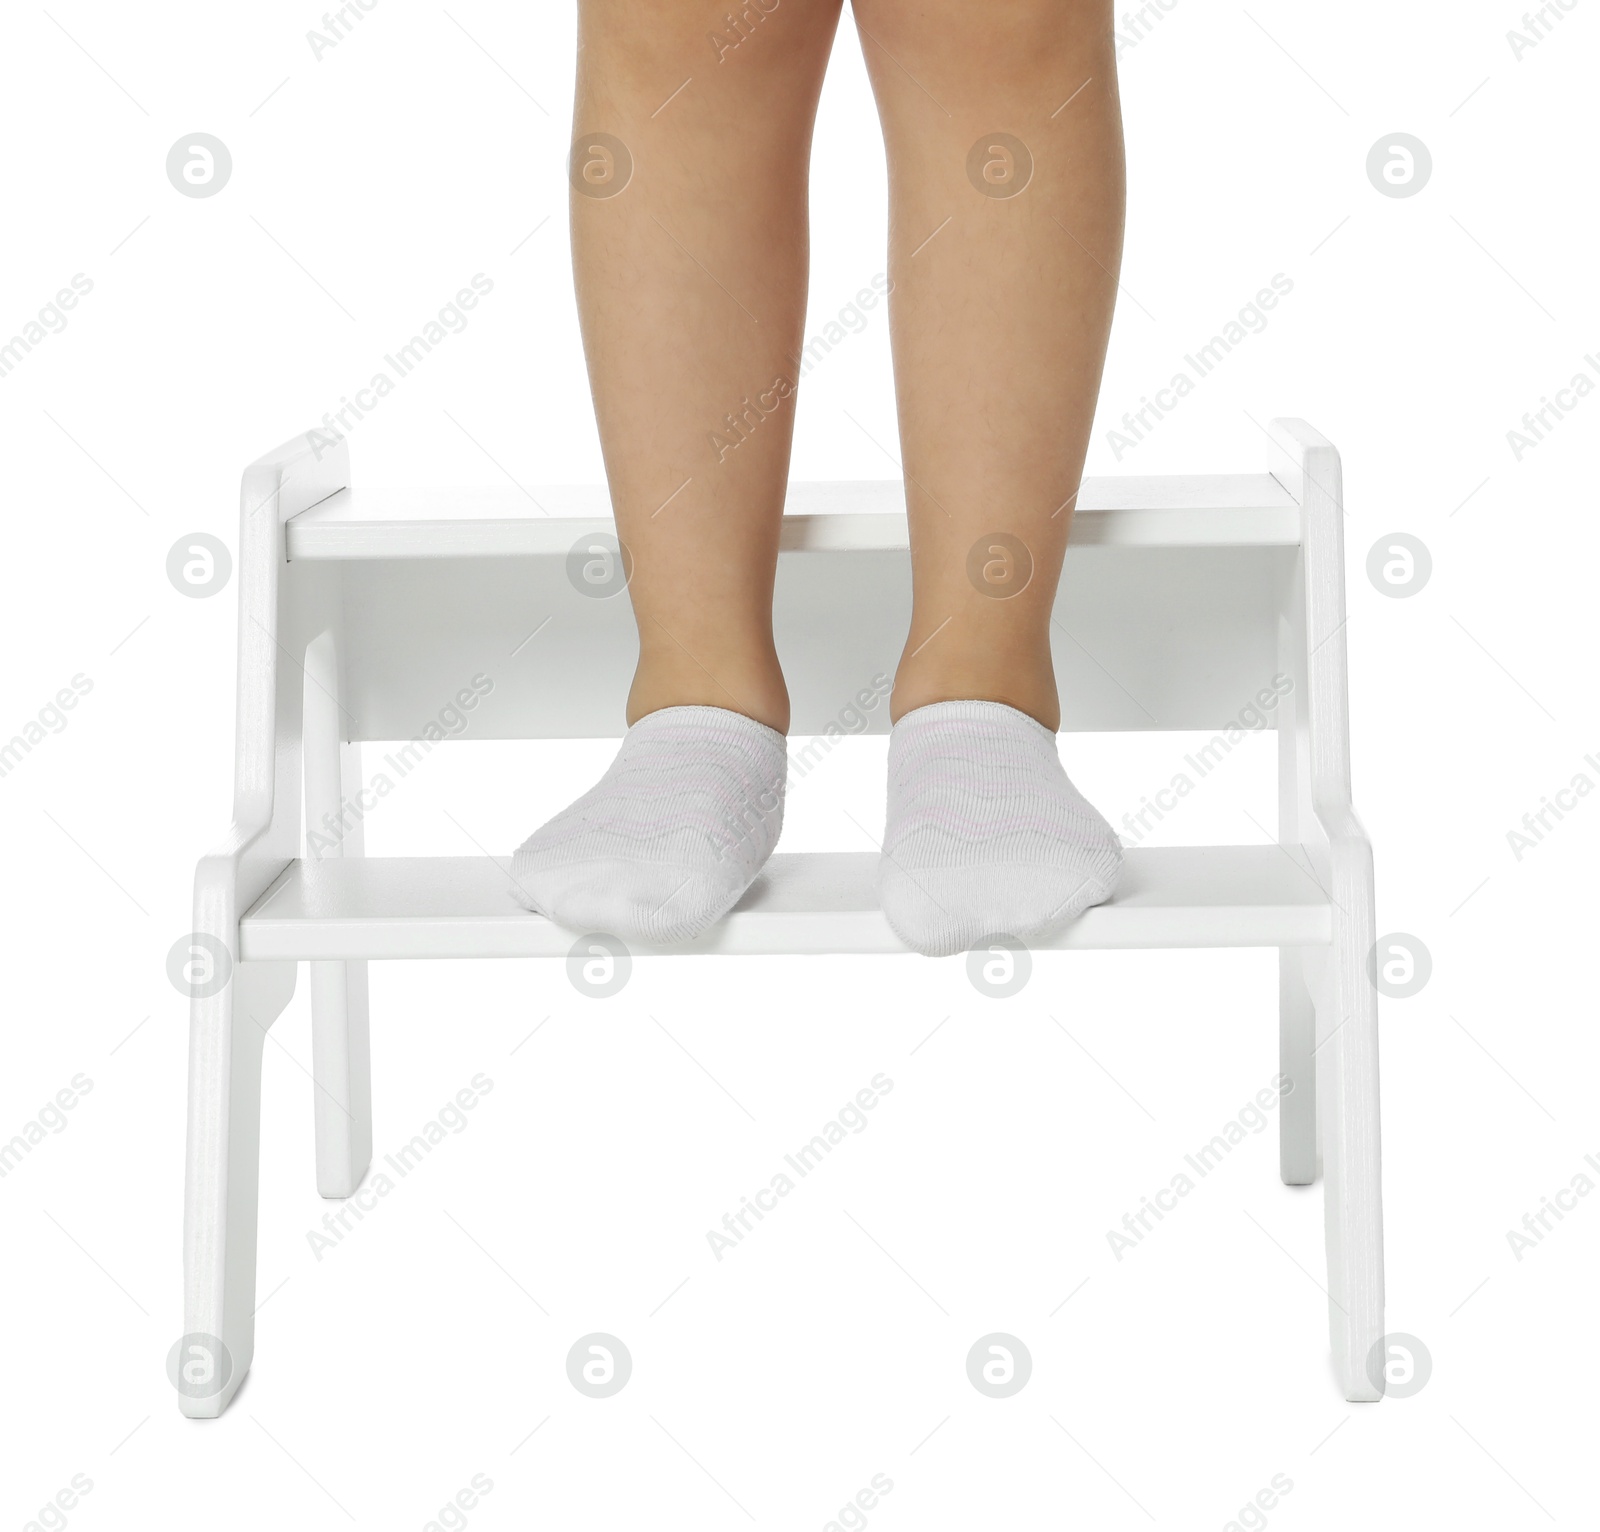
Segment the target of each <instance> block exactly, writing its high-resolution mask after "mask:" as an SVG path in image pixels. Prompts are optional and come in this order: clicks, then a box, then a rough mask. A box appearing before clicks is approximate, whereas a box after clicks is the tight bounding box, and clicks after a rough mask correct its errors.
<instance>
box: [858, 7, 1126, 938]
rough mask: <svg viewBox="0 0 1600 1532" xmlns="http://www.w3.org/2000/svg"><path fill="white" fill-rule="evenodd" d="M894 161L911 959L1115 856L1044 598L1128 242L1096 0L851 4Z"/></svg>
mask: <svg viewBox="0 0 1600 1532" xmlns="http://www.w3.org/2000/svg"><path fill="white" fill-rule="evenodd" d="M855 14H856V18H857V21H858V22H859V24H860V27H861V31H862V34H863V35H862V46H863V47H864V49H865V50H866V58H867V65H868V68H869V71H870V73H871V76H872V82H873V88H874V91H875V93H876V95H877V100H878V110H879V114H880V116H881V118H882V121H883V130H884V139H885V142H886V144H887V147H888V156H889V199H890V257H889V272H890V276H891V277H892V278H893V281H894V286H893V297H892V298H891V300H890V304H891V320H890V324H891V330H892V335H893V342H894V360H895V387H896V391H897V393H898V396H899V406H900V442H901V449H902V452H903V454H904V461H905V475H906V501H907V506H908V509H909V513H910V519H911V562H912V578H913V592H914V600H913V613H912V619H911V632H910V636H909V637H908V638H907V641H906V647H905V652H904V654H903V655H902V657H901V660H900V667H899V670H898V671H897V672H896V675H895V685H894V698H893V705H892V711H893V716H894V718H895V720H896V723H895V727H894V732H893V734H892V736H891V739H890V745H889V816H888V825H887V829H886V831H885V839H884V856H883V861H882V866H881V873H880V885H879V886H880V891H881V894H882V898H883V904H884V910H885V913H886V914H887V915H888V917H889V920H890V923H891V924H892V925H893V926H894V928H895V930H896V931H897V932H898V933H899V934H900V936H901V937H902V938H903V939H904V940H905V941H906V942H907V943H908V944H909V945H911V946H913V947H916V948H917V949H919V950H920V951H923V952H927V953H932V954H938V953H947V952H956V951H960V950H962V949H963V948H966V947H969V946H971V945H972V944H973V943H974V942H976V941H978V940H979V939H980V938H982V937H984V936H988V935H993V934H997V933H1002V932H1003V933H1007V934H1009V935H1012V936H1016V937H1023V936H1027V935H1029V934H1031V933H1033V932H1036V931H1038V930H1041V929H1043V928H1045V927H1048V926H1052V925H1059V924H1061V923H1062V922H1064V921H1066V920H1069V919H1071V918H1072V917H1073V916H1075V915H1076V914H1078V913H1079V912H1080V911H1082V910H1083V909H1085V908H1087V907H1088V906H1089V905H1091V904H1096V903H1098V902H1099V901H1100V900H1102V899H1104V898H1106V897H1107V896H1108V895H1109V894H1110V892H1111V890H1112V887H1113V886H1114V883H1115V879H1116V876H1117V871H1118V868H1119V866H1120V862H1121V850H1120V847H1119V846H1118V844H1117V840H1116V837H1115V835H1114V834H1113V833H1112V831H1111V828H1110V826H1108V825H1107V824H1106V822H1105V820H1104V819H1103V818H1102V817H1101V816H1100V815H1099V814H1098V813H1097V812H1096V811H1095V810H1094V808H1093V807H1092V806H1090V805H1089V804H1088V803H1087V802H1086V801H1085V800H1084V799H1083V797H1082V796H1081V795H1080V794H1079V793H1078V792H1077V790H1076V789H1075V788H1074V787H1073V786H1072V784H1071V783H1070V782H1069V781H1068V780H1067V777H1066V774H1065V773H1064V772H1063V771H1062V769H1061V764H1060V761H1059V759H1058V757H1057V755H1056V742H1055V737H1054V736H1055V731H1056V729H1057V728H1058V726H1059V724H1060V719H1061V707H1060V703H1059V701H1058V700H1057V696H1056V681H1055V673H1054V670H1053V668H1052V665H1051V658H1050V621H1051V612H1052V609H1053V607H1054V603H1055V595H1056V585H1057V581H1058V578H1059V575H1060V572H1061V562H1062V556H1063V554H1064V552H1065V550H1066V543H1067V530H1068V528H1069V526H1070V525H1071V522H1072V508H1073V501H1074V499H1075V497H1076V494H1077V490H1078V482H1079V476H1080V474H1081V473H1082V471H1083V461H1084V455H1085V452H1086V450H1087V447H1088V441H1089V432H1090V430H1091V427H1092V425H1093V421H1094V409H1095V400H1096V397H1097V395H1098V393H1099V388H1100V374H1101V369H1102V365H1103V363H1104V359H1105V352H1106V343H1107V339H1108V336H1109V333H1110V328H1111V313H1112V308H1113V305H1114V303H1115V300H1116V292H1117V280H1116V273H1117V269H1118V266H1119V264H1120V258H1121V250H1122V214H1123V156H1122V124H1121V116H1120V110H1119V106H1118V99H1117V81H1116V60H1115V52H1114V47H1113V34H1112V18H1111V7H1110V6H1109V5H1108V4H1107V3H1106V0H987V3H985V4H983V5H974V4H971V3H970V0H855Z"/></svg>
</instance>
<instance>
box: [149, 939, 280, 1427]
mask: <svg viewBox="0 0 1600 1532" xmlns="http://www.w3.org/2000/svg"><path fill="white" fill-rule="evenodd" d="M295 967H296V965H295V964H293V963H240V964H238V965H237V966H236V967H235V968H234V970H233V976H232V980H231V982H230V983H229V984H228V985H227V987H226V988H224V989H223V991H222V992H221V993H220V994H218V995H215V996H211V997H209V998H207V999H203V1000H201V999H197V1000H195V1001H194V1002H193V1005H192V1016H191V1020H190V1025H189V1140H188V1156H187V1157H188V1170H187V1178H186V1184H185V1191H184V1210H183V1329H184V1338H185V1350H184V1353H183V1358H182V1364H181V1365H182V1366H183V1368H184V1369H185V1370H186V1374H185V1375H186V1377H187V1378H188V1380H189V1383H190V1385H191V1388H190V1390H189V1391H180V1393H179V1397H178V1405H179V1408H180V1409H181V1410H182V1411H183V1413H184V1414H185V1415H188V1416H190V1417H192V1418H194V1419H201V1420H212V1419H215V1418H216V1417H217V1416H218V1415H220V1414H221V1413H222V1412H223V1410H225V1409H226V1408H227V1407H228V1401H229V1400H230V1399H232V1398H233V1396H234V1393H235V1391H236V1390H237V1389H238V1387H239V1385H240V1383H241V1382H243V1381H244V1375H245V1373H246V1372H247V1371H248V1370H249V1368H250V1361H251V1358H252V1356H253V1355H254V1352H255V1307H256V1196H257V1190H258V1187H259V1180H260V1175H259V1173H260V1154H261V1053H262V1049H263V1047H264V1046H265V1044H266V1040H267V1028H268V1027H270V1026H271V1025H272V1023H273V1022H274V1021H276V1020H277V1019H278V1017H279V1016H280V1015H281V1014H282V1013H283V1008H284V1007H285V1006H286V1005H288V1003H289V1000H290V998H291V997H292V996H293V994H294V983H295ZM218 1342H220V1343H221V1344H220V1346H219V1345H218V1344H217V1343H218ZM224 1358H225V1359H226V1360H225V1362H224V1360H223V1359H224Z"/></svg>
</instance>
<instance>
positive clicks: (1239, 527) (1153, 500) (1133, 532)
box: [289, 473, 1300, 559]
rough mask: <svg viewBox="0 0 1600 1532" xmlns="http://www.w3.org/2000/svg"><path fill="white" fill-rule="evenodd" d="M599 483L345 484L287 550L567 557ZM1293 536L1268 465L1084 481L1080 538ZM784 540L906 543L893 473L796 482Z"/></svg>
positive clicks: (1193, 543) (1215, 540)
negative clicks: (1265, 469)
mask: <svg viewBox="0 0 1600 1532" xmlns="http://www.w3.org/2000/svg"><path fill="white" fill-rule="evenodd" d="M611 519H612V517H611V500H610V496H609V494H608V493H607V491H606V490H605V488H604V487H603V486H600V485H577V486H572V485H567V486H558V487H555V488H539V487H534V488H531V489H526V490H524V489H518V488H514V487H510V486H507V487H506V488H503V489H500V488H493V489H484V488H474V489H359V488H358V489H342V490H340V491H339V492H338V493H337V494H336V495H331V496H329V497H328V499H326V500H324V501H322V503H321V504H320V505H316V506H313V507H312V508H311V509H310V510H308V511H303V512H301V514H300V515H298V516H296V517H294V518H293V519H292V520H291V521H290V522H289V557H290V558H291V559H380V558H383V559H391V558H451V557H464V558H465V557H491V556H495V555H499V554H557V555H564V554H565V553H566V552H567V550H568V549H569V548H570V547H571V546H572V543H573V541H574V539H575V538H577V537H579V536H581V535H583V534H584V533H585V532H592V531H598V530H601V529H603V528H607V527H609V526H610V524H611ZM1299 541H1300V508H1299V506H1298V505H1297V504H1296V503H1295V501H1294V499H1293V497H1292V496H1291V495H1290V494H1289V492H1288V491H1287V490H1286V489H1285V488H1284V487H1283V485H1282V484H1280V483H1279V482H1278V480H1277V479H1275V478H1274V477H1273V476H1272V475H1271V474H1266V473H1259V474H1174V475H1169V476H1166V477H1162V478H1123V477H1115V478H1098V479H1094V478H1091V479H1085V480H1084V481H1083V487H1082V489H1081V490H1080V491H1079V493H1078V501H1077V507H1076V511H1075V514H1074V516H1073V524H1072V543H1073V545H1074V546H1075V547H1083V546H1094V545H1098V546H1110V547H1157V548H1161V547H1164V548H1261V547H1294V546H1295V545H1296V544H1298V543H1299ZM782 546H783V547H784V549H785V550H787V551H793V552H822V551H829V552H845V551H861V552H873V551H892V550H897V549H904V548H905V547H906V504H905V490H904V486H903V484H902V483H901V481H900V480H898V479H881V480H878V479H869V480H860V481H853V482H852V481H843V482H838V483H819V484H791V485H790V486H789V498H788V504H787V507H786V510H785V515H784V523H783V544H782Z"/></svg>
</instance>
